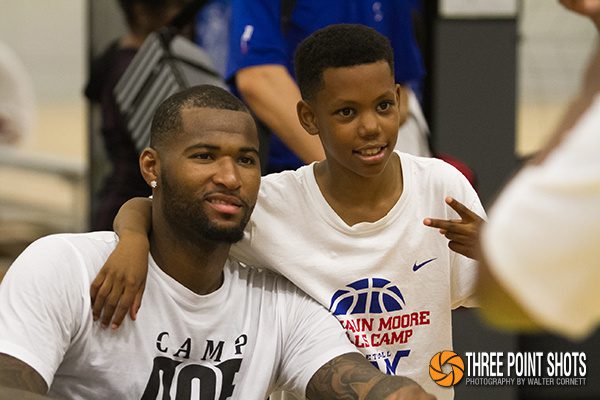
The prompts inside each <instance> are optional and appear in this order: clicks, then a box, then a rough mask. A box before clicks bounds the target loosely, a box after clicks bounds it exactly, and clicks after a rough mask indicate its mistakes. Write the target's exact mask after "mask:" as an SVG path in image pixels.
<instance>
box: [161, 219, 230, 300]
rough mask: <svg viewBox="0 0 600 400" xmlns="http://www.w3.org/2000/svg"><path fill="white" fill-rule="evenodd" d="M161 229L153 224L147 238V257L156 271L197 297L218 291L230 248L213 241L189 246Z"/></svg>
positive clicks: (188, 241)
mask: <svg viewBox="0 0 600 400" xmlns="http://www.w3.org/2000/svg"><path fill="white" fill-rule="evenodd" d="M160 225H161V224H154V223H153V225H152V233H151V234H150V253H151V254H152V257H153V258H154V260H155V261H156V264H157V265H158V267H159V268H160V269H162V270H163V271H164V272H165V273H166V274H167V275H169V276H170V277H172V278H173V279H175V280H176V281H177V282H179V283H180V284H182V285H183V286H185V287H186V288H188V289H189V290H191V291H193V292H194V293H197V294H200V295H205V294H209V293H212V292H214V291H216V290H217V289H218V288H219V287H221V285H222V283H223V266H224V265H225V262H226V260H227V257H228V256H229V248H230V247H231V245H230V244H228V243H217V242H213V241H203V242H192V241H191V240H189V239H188V238H181V237H179V236H178V235H176V234H174V233H173V232H172V230H171V229H168V228H167V227H165V226H160Z"/></svg>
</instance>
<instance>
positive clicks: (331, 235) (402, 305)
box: [232, 153, 485, 399]
mask: <svg viewBox="0 0 600 400" xmlns="http://www.w3.org/2000/svg"><path fill="white" fill-rule="evenodd" d="M398 154H399V156H400V159H401V165H402V173H403V177H402V179H403V182H404V189H403V192H402V195H401V197H400V199H399V200H398V202H397V203H396V204H395V205H394V206H393V208H392V209H391V210H390V211H389V213H388V214H387V215H386V216H384V217H383V218H382V219H380V220H379V221H376V222H373V223H369V222H364V223H359V224H356V225H353V226H348V225H347V224H346V223H345V222H344V221H343V220H342V219H341V218H340V217H339V216H338V215H337V214H336V213H335V211H334V210H333V209H332V208H331V207H330V206H329V204H328V203H327V201H326V200H325V198H324V197H323V195H322V193H321V191H320V190H319V187H318V185H317V182H316V180H315V176H314V172H313V167H314V164H313V165H309V166H305V167H302V168H300V169H298V170H297V171H286V172H282V173H279V174H272V175H268V176H266V177H263V180H262V183H261V189H260V193H259V200H258V201H257V204H256V207H255V209H254V212H253V214H252V218H251V220H250V223H249V224H248V226H247V228H246V237H245V240H243V241H242V242H239V243H237V244H235V245H234V246H233V247H232V256H234V257H237V258H238V259H240V260H241V261H243V262H245V263H248V264H250V265H261V266H264V267H266V268H271V269H273V270H274V271H277V272H279V273H281V274H282V275H284V276H286V277H287V278H288V279H290V280H291V281H292V282H294V283H295V284H296V285H298V287H300V288H301V289H302V290H304V291H305V292H306V293H307V294H309V295H310V296H311V297H313V298H314V299H316V300H317V301H318V302H320V303H321V304H323V305H324V306H325V307H326V308H328V309H329V310H330V312H331V313H333V314H334V315H335V316H336V317H337V318H338V320H339V321H340V323H341V324H342V326H343V327H344V328H345V329H346V332H347V335H348V337H349V338H350V341H351V342H352V343H354V345H355V346H356V347H357V348H358V349H359V350H360V351H361V352H362V353H363V354H364V355H365V356H366V357H367V359H368V360H369V361H371V363H372V364H373V365H375V366H377V367H378V368H379V369H380V370H381V371H383V372H385V373H388V374H396V375H403V376H408V377H410V378H412V379H414V380H415V381H417V382H418V383H419V384H420V385H422V386H423V387H424V388H425V390H426V391H428V392H430V393H433V394H435V395H436V396H437V397H438V399H448V398H452V394H453V391H452V389H448V388H441V387H439V386H438V385H437V384H435V383H434V382H433V381H432V380H431V378H430V377H429V375H428V371H429V363H430V360H431V358H432V356H433V355H434V354H435V353H437V352H439V351H442V350H450V349H452V325H451V310H452V309H453V308H456V307H459V306H461V305H470V303H472V300H471V299H470V296H471V295H472V294H473V291H474V284H475V279H476V263H475V262H474V261H473V260H470V259H468V258H466V257H464V256H462V255H460V254H457V253H455V252H453V251H451V250H450V249H449V248H448V247H447V245H448V240H447V239H446V238H445V237H444V236H442V235H441V234H440V233H439V232H438V231H437V229H432V228H430V227H427V226H425V225H423V219H424V218H426V217H433V218H443V219H450V218H452V219H454V218H459V217H458V214H456V212H454V211H453V210H452V209H451V208H450V207H449V206H448V205H447V204H446V203H445V202H444V199H445V197H446V196H452V197H454V198H456V199H457V200H458V201H460V202H461V203H463V204H464V205H465V206H467V207H468V208H470V209H471V210H473V211H474V212H475V213H477V214H479V215H480V216H482V217H483V216H484V215H485V213H484V210H483V207H482V205H481V203H480V201H479V198H478V197H477V194H476V193H475V191H474V190H473V188H472V187H471V185H470V184H469V182H468V181H467V180H466V178H465V177H464V176H463V175H462V174H461V173H460V172H459V171H458V170H456V169H455V168H454V167H452V166H451V165H449V164H447V163H445V162H443V161H441V160H438V159H431V158H421V157H415V156H412V155H409V154H406V153H398ZM392 162H393V161H392ZM398 179H401V177H398Z"/></svg>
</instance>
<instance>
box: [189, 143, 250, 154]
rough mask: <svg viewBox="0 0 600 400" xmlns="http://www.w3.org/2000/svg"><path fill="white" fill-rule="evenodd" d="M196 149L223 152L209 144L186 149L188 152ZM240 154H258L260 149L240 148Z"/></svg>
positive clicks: (197, 144)
mask: <svg viewBox="0 0 600 400" xmlns="http://www.w3.org/2000/svg"><path fill="white" fill-rule="evenodd" d="M195 149H206V150H221V146H217V145H214V144H207V143H196V144H193V145H191V146H189V147H188V148H186V150H187V151H189V150H195ZM239 152H240V153H256V154H259V153H258V148H257V147H254V146H245V147H240V149H239Z"/></svg>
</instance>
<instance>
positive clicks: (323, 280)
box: [92, 25, 484, 399]
mask: <svg viewBox="0 0 600 400" xmlns="http://www.w3.org/2000/svg"><path fill="white" fill-rule="evenodd" d="M295 61H296V75H297V78H298V83H299V86H300V89H301V92H302V97H303V100H302V101H301V102H300V103H298V106H297V111H298V117H299V119H300V122H301V123H302V125H303V127H304V128H305V129H306V131H307V132H308V133H309V134H311V135H319V138H320V140H321V142H322V143H323V148H324V150H325V154H326V159H325V160H324V161H321V162H318V163H313V164H311V165H308V166H305V167H302V168H300V169H298V170H297V171H286V172H283V173H280V174H273V175H269V176H266V177H264V178H263V180H262V184H261V189H260V193H259V198H258V201H257V204H256V207H255V210H254V213H253V215H252V218H251V220H250V223H249V224H248V226H247V228H246V231H245V238H244V240H243V241H242V242H240V243H238V244H236V245H234V247H232V254H233V255H234V256H235V257H237V258H238V259H240V260H241V261H243V262H244V263H247V264H251V265H261V266H264V267H269V268H271V269H273V270H275V271H277V272H279V273H281V274H283V275H285V276H286V277H287V278H288V279H290V280H291V281H293V282H294V283H295V284H296V285H297V286H299V287H300V288H301V289H303V290H304V291H305V292H306V293H308V294H309V295H310V296H312V297H313V298H314V299H316V300H317V301H318V302H320V303H321V304H323V305H324V306H325V307H327V308H328V309H329V310H330V312H331V313H333V314H334V315H335V316H336V317H337V318H338V320H339V321H340V323H341V324H342V326H343V327H344V328H345V329H346V331H347V334H348V337H349V338H350V340H351V342H352V343H353V344H354V345H355V346H356V347H357V348H359V349H360V350H361V351H362V352H363V354H364V355H365V357H366V358H367V359H368V360H369V361H370V362H371V363H372V364H373V365H374V366H376V367H378V368H379V369H381V370H382V371H384V372H386V373H388V374H402V375H406V376H408V377H411V378H413V379H414V380H416V381H417V382H418V383H419V384H421V385H422V386H423V387H424V388H425V390H427V391H428V392H430V393H433V394H435V395H436V396H437V397H438V399H449V398H452V395H453V391H452V389H448V388H442V387H439V386H437V385H436V384H435V383H434V382H433V381H432V380H431V379H430V377H429V376H428V366H429V363H430V360H431V358H432V356H433V355H434V354H436V353H437V352H439V351H441V350H449V349H451V348H452V326H451V310H452V309H454V308H456V307H459V306H461V305H462V306H465V305H469V304H471V298H470V296H471V295H472V293H473V289H474V287H473V285H474V282H475V277H476V262H475V261H474V260H470V259H468V258H467V257H465V256H463V255H461V254H458V253H456V252H454V251H451V250H449V249H448V246H452V248H454V249H456V250H457V251H461V252H462V253H463V254H468V255H470V254H472V249H471V248H470V244H471V243H472V242H473V238H474V236H475V235H476V234H477V230H478V226H479V224H480V222H481V219H480V218H479V217H477V215H475V214H474V213H473V212H471V211H469V210H467V209H466V208H465V207H464V206H462V204H460V203H458V202H457V201H456V200H454V199H447V202H448V203H449V204H450V206H451V207H452V208H454V209H456V210H457V211H458V212H459V215H458V217H461V218H462V220H461V219H460V218H459V219H456V218H457V214H456V213H455V212H454V211H452V209H450V208H448V207H446V206H445V204H444V201H443V199H444V198H446V197H447V196H451V197H452V198H455V199H458V200H460V202H461V203H463V204H466V205H467V207H468V208H469V209H471V210H474V212H475V213H476V214H479V215H483V214H484V210H483V207H482V206H481V203H480V201H479V199H478V197H477V194H476V193H475V191H474V190H473V188H472V187H471V186H470V185H469V183H468V182H467V180H466V179H465V178H464V177H463V176H462V175H461V174H460V172H458V171H457V170H456V169H455V168H453V167H452V166H450V165H448V164H446V163H444V162H443V161H440V160H436V159H430V158H419V157H414V156H411V155H408V154H403V153H398V152H395V151H393V149H394V144H395V142H396V136H397V131H398V125H399V120H400V118H399V104H398V101H399V96H400V90H401V87H399V86H398V85H396V84H395V83H394V75H393V71H394V69H393V54H392V49H391V47H390V45H389V42H388V40H387V39H386V38H385V37H383V36H381V35H380V34H378V33H377V32H376V31H374V30H372V29H370V28H366V27H364V26H360V25H333V26H330V27H327V28H324V29H322V30H320V31H317V32H315V33H314V34H313V35H311V36H310V37H309V38H307V39H306V40H305V41H304V42H303V43H302V44H301V45H300V47H299V48H298V50H297V53H296V60H295ZM207 157H210V154H209V155H207ZM198 201H204V200H203V199H202V198H199V199H198ZM146 203H150V202H149V201H148V200H147V199H143V200H137V201H136V202H135V203H134V205H133V206H132V208H134V209H131V208H130V209H129V210H128V209H127V208H128V207H125V209H124V210H123V212H122V214H121V216H122V217H123V218H122V219H121V220H120V221H117V222H116V225H117V226H116V228H117V230H118V231H120V232H121V235H122V236H121V242H122V245H119V247H118V248H117V250H116V251H115V253H114V254H113V258H112V262H111V263H109V264H108V265H107V266H106V267H105V269H104V270H103V271H102V272H101V274H100V275H99V276H98V277H97V278H96V281H95V283H94V286H93V287H92V295H93V297H95V298H96V303H95V305H94V313H95V315H96V316H97V317H98V316H99V314H100V309H101V308H102V306H103V305H104V302H105V301H106V302H107V303H108V306H107V309H106V310H105V315H104V316H103V322H104V324H108V323H109V322H110V319H111V317H112V314H113V312H114V310H115V305H116V304H117V303H118V301H119V297H120V296H121V293H122V292H123V283H122V282H123V281H124V280H125V278H120V277H127V278H126V279H128V280H129V281H133V282H136V285H133V289H131V288H129V289H127V290H125V295H124V299H121V304H119V310H118V312H117V314H118V315H117V321H116V325H113V326H115V327H116V326H117V325H118V323H120V320H121V319H122V318H123V316H124V314H125V313H126V311H125V310H126V309H127V307H128V306H129V305H130V304H131V301H132V297H133V294H135V292H136V290H137V288H138V287H139V286H137V284H138V283H139V282H143V279H142V278H141V277H142V276H145V269H146V267H145V264H146V260H145V254H146V253H147V250H148V248H147V240H146V239H145V235H146V233H145V231H142V233H143V236H144V238H143V240H140V234H139V232H140V229H141V227H148V226H149V222H148V220H149V214H150V206H148V205H147V204H146ZM140 216H141V217H140ZM427 216H435V217H437V218H441V219H440V220H431V219H429V218H428V219H426V220H425V221H424V222H425V223H426V224H428V225H430V226H432V227H439V228H441V229H442V231H441V232H442V233H444V234H446V235H447V236H448V237H449V238H450V240H451V241H450V244H449V243H448V240H446V238H444V237H442V236H441V235H440V234H439V233H438V232H435V231H434V230H432V229H430V228H428V227H427V226H424V225H423V218H424V217H427ZM125 220H127V221H125ZM443 220H446V221H443ZM132 232H134V233H132ZM140 242H142V243H143V245H141V246H140V245H139V243H140ZM132 257H136V258H137V259H138V260H139V262H138V261H135V262H134V261H133V260H134V259H133V258H132ZM113 282H114V283H113Z"/></svg>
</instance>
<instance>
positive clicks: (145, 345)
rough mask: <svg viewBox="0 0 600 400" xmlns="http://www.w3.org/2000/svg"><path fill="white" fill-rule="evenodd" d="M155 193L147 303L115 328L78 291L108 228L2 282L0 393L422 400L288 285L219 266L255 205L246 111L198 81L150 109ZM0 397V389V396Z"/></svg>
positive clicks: (228, 264) (146, 170) (56, 243)
mask: <svg viewBox="0 0 600 400" xmlns="http://www.w3.org/2000/svg"><path fill="white" fill-rule="evenodd" d="M140 167H141V170H142V175H143V176H144V179H145V180H146V181H147V182H148V184H149V185H150V186H151V187H152V188H153V198H154V200H153V201H154V205H155V207H154V208H153V215H152V217H153V218H152V233H151V235H150V246H149V253H150V256H149V261H148V269H149V273H148V280H147V288H146V289H147V290H146V297H145V307H144V310H143V311H141V312H140V313H139V314H138V315H137V321H136V322H135V323H133V322H131V321H128V322H127V324H126V326H124V327H123V328H122V329H120V330H118V331H116V330H113V329H106V328H103V327H102V326H101V325H100V324H99V323H94V321H93V314H92V310H91V303H90V298H89V292H88V288H89V285H90V282H91V281H92V279H93V277H94V276H95V275H96V274H97V272H98V271H99V269H100V267H101V266H102V265H103V264H104V262H105V261H106V259H107V258H108V256H109V255H110V253H111V252H112V251H113V250H114V248H115V247H116V244H117V241H118V238H117V236H116V235H115V234H114V233H113V232H94V233H88V234H60V235H53V236H48V237H46V238H42V239H40V240H38V241H36V242H34V243H33V244H32V245H31V246H30V247H29V248H28V249H27V250H25V251H24V252H23V254H21V255H20V256H19V258H18V259H17V260H16V261H15V263H14V264H13V265H12V266H11V268H10V269H9V271H8V273H7V275H6V277H5V279H4V281H3V282H2V285H1V286H0V385H4V386H7V387H11V388H15V389H21V390H29V391H32V392H35V393H40V394H44V393H46V392H48V394H49V395H51V396H56V397H58V398H61V399H92V398H101V399H140V398H141V399H157V398H167V397H169V398H185V399H188V398H201V399H210V400H216V399H229V398H231V399H245V400H246V399H264V398H265V397H266V396H268V395H269V394H270V393H271V392H272V391H274V390H275V389H285V390H289V391H292V392H295V393H296V394H298V395H300V396H304V395H306V396H307V397H308V398H313V399H316V398H352V399H368V398H373V399H384V398H385V399H390V400H392V399H396V400H400V399H409V398H410V399H413V398H418V399H432V398H433V397H432V396H430V395H427V394H426V393H425V392H424V391H423V390H422V389H421V388H420V387H419V386H418V385H416V384H415V383H414V382H413V381H411V380H410V379H407V378H401V377H389V376H386V375H384V374H383V373H381V372H380V371H378V370H377V369H375V368H373V367H372V366H371V365H370V364H369V363H368V362H367V361H366V360H365V359H364V358H363V357H362V355H360V354H359V353H357V352H356V350H355V349H354V347H353V346H352V345H351V344H350V343H349V342H348V340H347V339H346V338H345V335H344V332H343V330H342V329H340V326H339V324H338V322H337V321H336V320H335V318H333V317H332V316H331V315H330V314H329V313H328V312H327V310H325V309H324V308H323V307H321V306H320V305H318V304H317V303H316V302H315V301H314V300H312V299H311V298H310V297H308V296H307V295H306V294H304V293H302V291H300V290H299V289H298V288H296V287H295V286H294V285H293V284H292V283H290V282H289V281H287V280H286V279H285V278H283V277H281V276H279V275H275V274H273V273H272V272H267V271H261V270H258V269H254V268H250V267H245V266H242V265H240V264H239V263H238V262H237V261H234V260H230V259H229V258H228V256H229V248H230V246H231V244H232V243H234V242H236V241H239V240H240V239H241V238H242V236H243V232H244V227H245V225H246V223H247V222H248V220H249V218H250V214H251V212H252V209H253V207H254V204H255V202H256V198H257V193H258V187H259V182H260V165H259V162H258V139H257V134H256V126H255V124H254V121H253V119H252V117H251V115H250V113H249V112H248V110H247V109H246V108H245V106H244V105H243V103H241V101H239V100H238V99H236V98H235V97H233V96H232V95H231V94H229V93H227V92H226V91H224V90H223V89H220V88H217V87H214V86H208V85H205V86H200V87H195V88H191V89H188V90H186V91H183V92H181V93H179V94H176V95H174V96H172V97H170V98H169V99H167V100H166V101H165V102H163V103H162V104H161V106H159V108H158V110H157V112H156V115H155V118H154V120H153V124H152V139H151V148H148V149H146V150H145V151H144V152H143V153H142V155H141V157H140ZM0 390H1V389H0Z"/></svg>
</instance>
